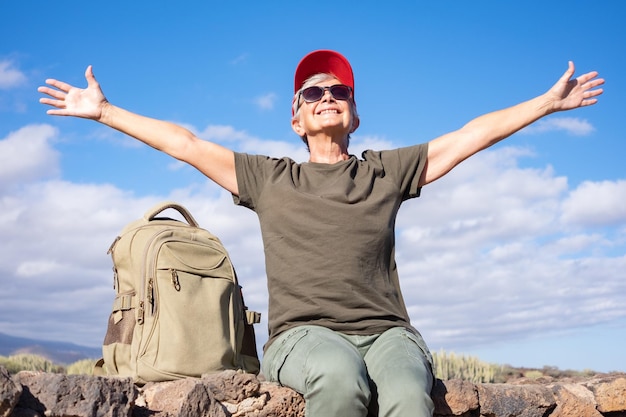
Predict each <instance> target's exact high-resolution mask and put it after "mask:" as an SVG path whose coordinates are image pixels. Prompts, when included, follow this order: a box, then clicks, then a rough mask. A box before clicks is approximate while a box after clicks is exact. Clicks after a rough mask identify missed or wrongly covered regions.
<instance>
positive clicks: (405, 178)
mask: <svg viewBox="0 0 626 417" xmlns="http://www.w3.org/2000/svg"><path fill="white" fill-rule="evenodd" d="M380 158H381V163H382V165H383V167H384V170H385V173H386V175H391V176H392V177H393V178H394V180H395V181H397V184H398V186H399V187H400V192H401V193H402V196H403V197H402V199H403V200H408V199H410V198H415V197H419V196H420V192H421V189H422V187H420V185H419V181H420V177H421V176H422V172H423V171H424V168H425V166H426V161H427V159H428V143H423V144H420V145H413V146H407V147H404V148H398V149H394V150H389V151H381V153H380Z"/></svg>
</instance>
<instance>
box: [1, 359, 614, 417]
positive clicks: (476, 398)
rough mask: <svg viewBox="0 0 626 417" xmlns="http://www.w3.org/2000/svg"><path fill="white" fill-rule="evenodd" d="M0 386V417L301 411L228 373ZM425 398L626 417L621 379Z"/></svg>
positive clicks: (477, 387)
mask: <svg viewBox="0 0 626 417" xmlns="http://www.w3.org/2000/svg"><path fill="white" fill-rule="evenodd" d="M0 388H1V389H2V390H1V391H0V399H2V401H3V402H2V407H3V408H2V410H3V414H1V415H0V417H44V416H45V417H83V416H85V417H87V416H88V417H99V416H103V417H104V416H107V417H108V416H110V417H122V416H123V417H304V410H305V402H304V399H303V397H302V396H301V395H300V394H298V393H296V392H295V391H293V390H291V389H289V388H286V387H282V386H280V385H278V384H275V383H271V382H267V381H264V380H262V379H259V378H258V377H256V376H255V375H250V374H243V373H238V372H234V371H225V372H221V373H218V374H211V375H206V376H203V377H202V378H195V379H194V378H189V379H183V380H178V381H170V382H160V383H150V384H146V385H145V386H143V387H141V388H138V387H136V386H135V385H134V384H133V383H132V381H131V380H130V379H122V378H107V377H96V376H93V377H92V376H85V375H62V374H45V373H37V372H20V373H18V374H17V375H14V376H11V375H9V374H8V373H7V372H6V371H3V370H2V369H0ZM16 393H17V394H16ZM17 397H19V399H17V400H16V399H15V398H17ZM432 397H433V402H434V403H435V417H453V416H454V417H574V416H576V417H626V375H624V374H612V375H600V376H596V377H593V378H587V379H582V378H579V379H568V380H560V381H559V380H556V379H552V378H547V379H538V380H529V379H524V380H519V381H516V382H515V383H507V384H474V383H471V382H468V381H461V380H450V381H441V380H437V381H436V383H435V386H434V387H433V392H432ZM4 399H6V404H7V405H4V404H5V403H4V401H5V400H4Z"/></svg>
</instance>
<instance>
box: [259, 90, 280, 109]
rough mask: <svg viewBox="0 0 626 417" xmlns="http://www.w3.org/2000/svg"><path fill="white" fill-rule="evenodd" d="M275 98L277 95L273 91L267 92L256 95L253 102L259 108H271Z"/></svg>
mask: <svg viewBox="0 0 626 417" xmlns="http://www.w3.org/2000/svg"><path fill="white" fill-rule="evenodd" d="M277 99H278V96H277V95H276V94H275V93H267V94H265V95H262V96H259V97H256V98H255V99H254V103H255V104H256V105H257V106H258V107H259V109H261V110H272V109H273V108H274V104H275V103H276V100H277Z"/></svg>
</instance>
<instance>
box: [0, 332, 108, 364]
mask: <svg viewBox="0 0 626 417" xmlns="http://www.w3.org/2000/svg"><path fill="white" fill-rule="evenodd" d="M21 353H25V354H33V355H39V356H43V357H44V358H47V359H49V360H50V361H52V362H54V363H56V364H60V365H69V364H71V363H74V362H76V361H79V360H81V359H95V358H99V357H101V356H102V350H101V349H100V348H92V347H87V346H80V345H76V344H73V343H67V342H50V341H47V340H35V339H26V338H23V337H14V336H9V335H7V334H4V333H0V355H1V356H11V355H17V354H21Z"/></svg>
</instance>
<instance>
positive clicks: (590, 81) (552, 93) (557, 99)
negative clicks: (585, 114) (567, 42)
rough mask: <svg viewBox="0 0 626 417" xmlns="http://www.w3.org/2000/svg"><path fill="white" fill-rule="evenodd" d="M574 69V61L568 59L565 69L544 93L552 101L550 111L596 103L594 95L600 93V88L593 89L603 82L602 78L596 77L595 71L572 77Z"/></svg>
mask: <svg viewBox="0 0 626 417" xmlns="http://www.w3.org/2000/svg"><path fill="white" fill-rule="evenodd" d="M574 70H575V68H574V63H573V62H572V61H569V68H568V69H567V71H565V73H564V74H563V76H562V77H561V78H560V79H559V80H558V81H557V82H556V84H554V85H553V86H552V88H551V89H550V90H548V92H547V93H546V94H547V96H548V97H549V99H550V101H551V102H552V111H554V112H556V111H563V110H570V109H575V108H578V107H584V106H590V105H592V104H596V103H597V101H598V99H597V98H596V97H597V96H599V95H600V94H602V92H603V90H602V89H601V88H598V89H595V90H594V88H596V87H598V86H599V85H602V84H604V79H602V78H597V77H598V72H597V71H592V72H588V73H586V74H583V75H581V76H579V77H577V78H574V79H572V76H573V75H574Z"/></svg>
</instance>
